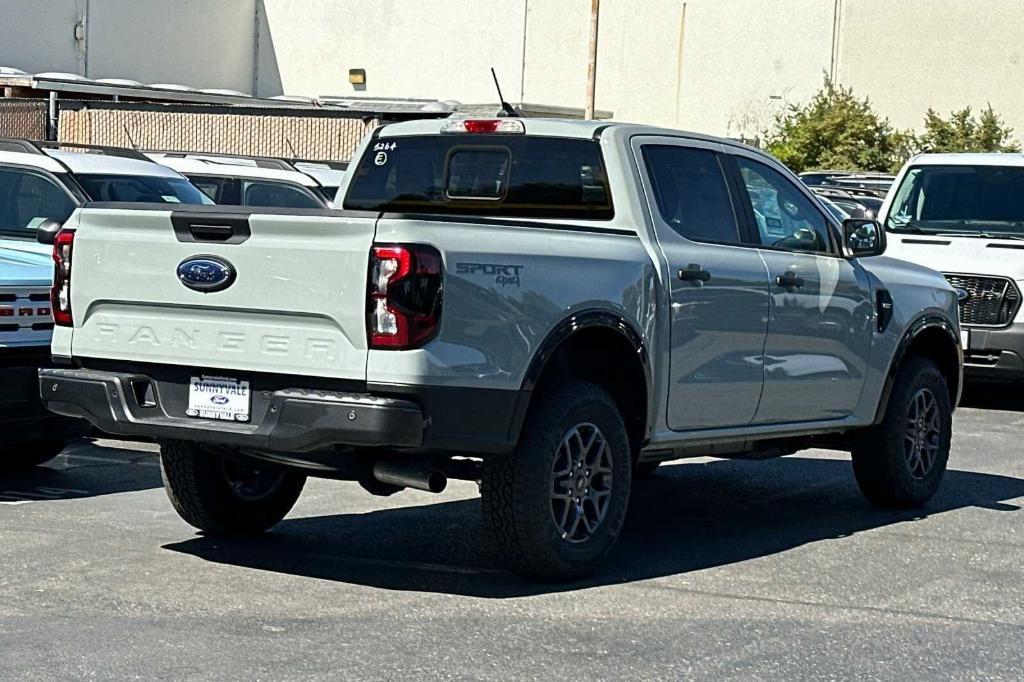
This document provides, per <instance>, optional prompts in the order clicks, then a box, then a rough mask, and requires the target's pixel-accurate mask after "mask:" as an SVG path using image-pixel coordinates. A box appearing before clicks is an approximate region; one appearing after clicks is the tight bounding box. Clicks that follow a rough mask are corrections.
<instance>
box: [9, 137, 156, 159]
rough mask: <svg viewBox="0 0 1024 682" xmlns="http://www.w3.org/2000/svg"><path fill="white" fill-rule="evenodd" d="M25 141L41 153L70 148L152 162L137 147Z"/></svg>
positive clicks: (86, 152)
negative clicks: (48, 150)
mask: <svg viewBox="0 0 1024 682" xmlns="http://www.w3.org/2000/svg"><path fill="white" fill-rule="evenodd" d="M26 142H29V143H30V144H33V145H35V146H36V147H37V148H38V149H39V150H40V151H41V152H42V153H43V154H45V153H46V150H47V149H52V150H54V151H63V150H72V151H81V152H83V153H85V154H100V155H102V156H116V157H118V158H121V159H132V160H133V161H145V162H146V163H153V159H151V158H149V157H148V156H146V155H145V154H143V153H142V152H140V151H138V150H137V149H129V148H127V147H114V146H111V145H105V144H84V143H81V142H59V141H51V140H31V141H28V140H26Z"/></svg>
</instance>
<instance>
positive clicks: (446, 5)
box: [258, 0, 835, 135]
mask: <svg viewBox="0 0 1024 682" xmlns="http://www.w3.org/2000/svg"><path fill="white" fill-rule="evenodd" d="M590 4H591V3H590V0H474V2H471V3H466V2H462V1H460V0H384V1H381V2H375V3H369V4H368V3H365V2H362V1H361V0H335V1H333V2H332V1H331V0H260V1H259V3H258V5H259V7H260V8H261V11H262V15H263V16H262V20H261V22H260V25H261V31H260V80H259V86H258V92H259V93H260V94H264V95H268V94H279V93H280V92H282V91H283V92H287V93H288V94H301V95H308V96H317V95H325V94H332V95H359V94H362V95H367V96H378V97H425V98H436V99H454V100H458V101H461V102H467V103H478V102H491V101H493V100H494V99H495V95H494V89H493V86H492V85H491V81H490V76H489V73H488V69H489V67H491V66H494V67H495V68H496V69H497V71H498V74H499V76H500V78H501V82H502V87H503V89H504V91H505V95H506V97H507V98H508V99H510V100H512V101H517V102H530V103H538V104H551V105H560V106H569V107H579V108H582V107H583V106H584V104H585V93H586V73H587V50H588V41H589V16H590ZM834 11H835V6H834V3H833V2H832V0H785V2H774V1H771V2H769V1H768V0H686V1H683V0H603V1H602V3H601V22H600V34H599V35H600V41H599V46H600V49H599V59H598V70H597V107H598V108H599V109H605V110H610V111H613V112H614V113H615V117H616V118H617V119H619V120H631V121H639V122H644V123H653V124H658V125H666V126H683V127H689V128H694V129H698V130H703V131H710V132H714V133H720V134H732V135H740V134H750V135H753V134H756V133H757V132H758V131H759V130H760V129H761V128H763V127H764V126H765V125H767V123H768V122H770V120H771V117H772V115H773V114H774V111H776V110H777V109H778V108H779V107H780V106H782V104H783V102H785V101H791V100H795V99H799V98H805V97H807V96H809V95H810V94H811V93H813V92H814V90H815V89H816V88H817V86H818V85H820V83H821V77H822V74H823V73H824V72H825V71H826V70H828V69H829V68H830V61H831V57H832V31H833V19H834ZM313 64H315V65H316V66H315V68H311V65H313ZM353 68H364V69H366V71H367V86H366V88H365V90H358V91H357V90H356V89H354V88H353V87H352V86H351V85H349V83H348V70H349V69H353Z"/></svg>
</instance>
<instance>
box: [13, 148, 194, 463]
mask: <svg viewBox="0 0 1024 682" xmlns="http://www.w3.org/2000/svg"><path fill="white" fill-rule="evenodd" d="M72 148H73V149H75V150H77V151H70V150H71V149H72ZM91 200H98V201H104V200H105V201H119V200H120V201H129V202H134V201H146V202H152V201H166V202H171V203H182V202H187V201H189V200H194V201H200V200H201V198H200V194H199V192H198V190H196V189H195V188H194V187H192V186H191V185H189V184H188V181H187V180H185V179H184V178H183V177H181V176H180V175H178V174H177V173H175V172H173V171H171V170H169V169H166V168H163V167H162V166H159V165H157V164H155V163H151V162H149V161H148V160H146V159H145V158H144V157H142V158H140V156H138V155H135V154H133V153H132V152H131V151H130V150H120V149H116V148H104V147H79V146H75V147H70V146H67V145H64V146H63V149H56V148H54V145H51V144H49V143H42V142H30V141H27V140H15V139H0V427H2V428H3V430H4V437H3V438H2V439H0V468H2V469H10V468H17V467H24V466H31V465H34V464H41V463H42V462H45V461H47V460H49V459H51V458H53V457H54V456H56V455H57V454H58V453H59V452H60V451H61V449H62V448H63V447H64V443H65V441H66V439H67V438H68V437H70V436H74V435H80V434H81V433H84V431H85V427H86V423H85V422H81V421H78V420H69V419H66V418H61V417H57V416H56V415H54V414H53V413H51V412H49V411H48V410H46V409H45V408H44V407H43V403H42V402H41V401H40V399H39V389H38V378H37V371H38V369H39V368H40V367H47V366H49V365H50V337H51V334H52V329H53V317H52V313H51V310H52V305H51V302H50V287H51V283H52V281H53V268H54V264H53V258H52V255H51V253H52V250H53V247H52V246H50V245H49V244H40V243H39V242H38V241H37V239H39V238H42V240H43V241H50V240H52V239H53V236H54V235H55V234H56V233H57V231H58V230H59V229H60V227H61V225H62V224H63V223H64V222H65V221H66V220H67V219H68V217H69V216H70V215H71V213H72V212H73V211H74V210H75V208H76V207H78V206H80V205H82V204H83V203H85V202H86V201H91Z"/></svg>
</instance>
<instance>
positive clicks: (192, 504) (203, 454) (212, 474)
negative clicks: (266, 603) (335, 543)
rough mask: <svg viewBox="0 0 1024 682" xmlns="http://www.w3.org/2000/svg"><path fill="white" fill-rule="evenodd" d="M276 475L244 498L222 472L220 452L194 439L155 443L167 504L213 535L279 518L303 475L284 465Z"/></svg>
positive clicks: (250, 530)
mask: <svg viewBox="0 0 1024 682" xmlns="http://www.w3.org/2000/svg"><path fill="white" fill-rule="evenodd" d="M232 462H233V460H232ZM254 465H255V466H257V467H259V466H262V465H261V464H255V463H254ZM266 466H267V468H268V469H269V468H270V467H271V466H272V465H266ZM278 473H280V478H279V479H278V480H277V481H276V482H275V483H274V484H273V485H272V486H270V487H269V489H268V491H267V492H266V494H265V495H263V496H262V497H259V498H258V499H246V498H245V497H243V496H241V495H240V494H239V493H237V492H236V490H235V488H233V487H232V484H231V482H230V481H229V478H228V475H227V474H226V473H225V455H224V454H221V453H219V452H217V451H216V450H213V449H208V448H206V447H203V446H201V445H198V444H196V443H189V442H185V441H161V442H160V474H161V476H162V477H163V481H164V490H166V491H167V497H168V498H170V500H171V505H172V506H173V507H174V510H175V511H176V512H178V515H179V516H181V518H182V519H183V520H184V521H185V522H186V523H188V524H190V525H192V526H195V527H196V528H198V529H199V530H202V531H205V532H207V533H210V534H212V535H228V536H246V535H255V534H257V533H261V532H263V531H265V530H267V529H268V528H270V527H271V526H274V525H275V524H277V523H278V522H279V521H280V520H281V519H283V518H284V517H285V515H286V514H288V512H289V511H291V508H292V507H293V506H294V505H295V501H296V500H297V499H299V494H300V493H301V492H302V487H303V486H304V485H305V483H306V477H305V476H303V475H302V474H298V473H295V472H292V471H285V470H283V469H282V470H279V472H278Z"/></svg>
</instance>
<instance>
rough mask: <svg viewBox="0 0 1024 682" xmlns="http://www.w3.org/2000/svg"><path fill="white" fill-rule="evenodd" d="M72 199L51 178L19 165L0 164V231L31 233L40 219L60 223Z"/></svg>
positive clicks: (70, 208)
mask: <svg viewBox="0 0 1024 682" xmlns="http://www.w3.org/2000/svg"><path fill="white" fill-rule="evenodd" d="M74 210H75V202H74V201H73V200H72V199H71V197H70V196H68V193H67V192H66V191H64V190H63V189H62V188H61V187H60V186H58V185H57V184H56V183H55V182H54V181H53V180H51V179H49V178H48V177H46V176H44V175H42V174H40V173H34V172H32V171H27V170H22V169H19V168H0V231H3V232H7V233H19V234H20V233H24V234H31V233H32V232H33V231H34V230H35V229H36V228H37V227H39V225H40V223H42V222H43V221H46V220H55V221H56V222H58V223H61V224H63V223H64V222H65V221H67V219H68V218H69V217H70V216H71V213H72V212H73V211H74Z"/></svg>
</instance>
